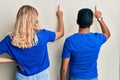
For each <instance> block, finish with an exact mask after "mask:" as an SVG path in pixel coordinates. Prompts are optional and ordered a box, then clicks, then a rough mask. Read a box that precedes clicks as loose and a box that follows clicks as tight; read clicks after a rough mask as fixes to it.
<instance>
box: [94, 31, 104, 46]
mask: <svg viewBox="0 0 120 80" xmlns="http://www.w3.org/2000/svg"><path fill="white" fill-rule="evenodd" d="M95 34H96V36H97V39H98V45H100V46H101V45H102V44H103V43H105V42H106V36H105V35H104V34H102V33H95Z"/></svg>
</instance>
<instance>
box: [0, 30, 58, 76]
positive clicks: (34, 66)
mask: <svg viewBox="0 0 120 80" xmlns="http://www.w3.org/2000/svg"><path fill="white" fill-rule="evenodd" d="M36 34H37V37H38V44H37V45H36V46H33V47H31V48H26V49H21V48H18V47H15V46H13V45H12V44H11V39H10V36H6V37H5V38H4V39H3V40H2V41H1V42H0V54H3V53H4V52H7V53H8V55H10V56H11V58H12V59H13V60H15V61H16V62H17V63H18V64H19V65H21V66H22V68H23V69H24V72H23V71H22V70H21V69H20V68H19V67H17V70H18V71H19V72H20V73H21V74H23V75H26V76H30V75H33V74H36V73H39V72H41V71H43V70H44V69H46V68H48V67H49V65H50V63H49V57H48V50H47V43H48V42H53V41H54V40H55V36H56V35H55V32H52V31H48V30H45V29H43V30H40V31H37V32H36Z"/></svg>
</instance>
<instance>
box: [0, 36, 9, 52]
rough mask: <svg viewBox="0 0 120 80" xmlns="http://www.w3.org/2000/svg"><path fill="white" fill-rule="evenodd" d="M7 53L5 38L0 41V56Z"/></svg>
mask: <svg viewBox="0 0 120 80" xmlns="http://www.w3.org/2000/svg"><path fill="white" fill-rule="evenodd" d="M6 51H7V42H6V37H5V38H4V39H3V40H2V41H0V54H3V53H5V52H6Z"/></svg>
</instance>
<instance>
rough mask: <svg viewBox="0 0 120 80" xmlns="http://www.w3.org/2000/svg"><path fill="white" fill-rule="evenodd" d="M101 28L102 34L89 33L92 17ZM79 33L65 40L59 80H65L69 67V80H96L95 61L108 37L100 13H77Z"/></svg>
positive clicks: (83, 11)
mask: <svg viewBox="0 0 120 80" xmlns="http://www.w3.org/2000/svg"><path fill="white" fill-rule="evenodd" d="M94 15H95V17H96V19H97V21H98V22H99V24H100V26H101V30H102V33H92V32H90V26H91V25H92V23H93V16H94ZM77 24H78V25H79V32H78V33H75V34H73V35H71V36H70V37H68V38H67V39H66V40H65V43H64V48H63V53H62V66H61V77H60V78H61V80H64V79H65V76H66V72H67V70H68V65H69V80H98V72H97V59H98V54H99V51H100V47H101V45H102V44H103V43H104V42H106V41H107V39H108V38H109V37H110V31H109V29H108V28H107V26H106V24H105V22H104V20H103V18H102V13H101V12H100V11H97V8H96V7H95V13H93V12H92V11H91V10H90V9H88V8H84V9H81V10H80V11H79V12H78V17H77Z"/></svg>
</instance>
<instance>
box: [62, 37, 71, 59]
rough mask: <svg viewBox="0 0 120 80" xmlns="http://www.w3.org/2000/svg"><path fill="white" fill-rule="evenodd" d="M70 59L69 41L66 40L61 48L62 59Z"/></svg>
mask: <svg viewBox="0 0 120 80" xmlns="http://www.w3.org/2000/svg"><path fill="white" fill-rule="evenodd" d="M70 57H71V50H70V43H69V40H67V39H66V40H65V43H64V47H63V52H62V58H70Z"/></svg>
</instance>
